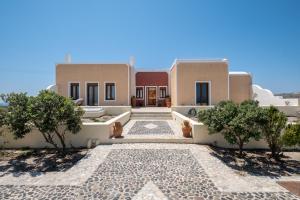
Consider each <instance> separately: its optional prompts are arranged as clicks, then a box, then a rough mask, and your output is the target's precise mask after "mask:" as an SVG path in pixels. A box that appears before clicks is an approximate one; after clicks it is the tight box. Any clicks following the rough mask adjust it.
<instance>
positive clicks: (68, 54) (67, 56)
mask: <svg viewBox="0 0 300 200" xmlns="http://www.w3.org/2000/svg"><path fill="white" fill-rule="evenodd" d="M71 62H72V57H71V54H70V53H67V54H66V56H65V63H67V64H70V63H71Z"/></svg>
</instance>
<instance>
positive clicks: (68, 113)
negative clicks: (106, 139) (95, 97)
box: [1, 90, 83, 151]
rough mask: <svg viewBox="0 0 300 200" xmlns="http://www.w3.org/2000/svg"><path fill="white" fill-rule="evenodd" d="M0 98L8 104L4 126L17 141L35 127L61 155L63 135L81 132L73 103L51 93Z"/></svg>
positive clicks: (78, 117) (10, 95)
mask: <svg viewBox="0 0 300 200" xmlns="http://www.w3.org/2000/svg"><path fill="white" fill-rule="evenodd" d="M1 97H2V99H3V100H4V101H5V102H7V103H8V107H7V113H6V114H5V115H4V117H3V122H5V125H7V126H8V127H9V129H10V130H11V132H12V133H13V135H14V137H15V138H16V139H18V138H23V137H24V136H25V135H26V134H27V133H29V132H30V131H31V130H32V128H33V127H34V126H35V127H36V128H37V129H38V130H39V131H40V133H41V134H42V136H43V137H44V139H45V141H46V142H47V143H49V144H51V145H53V146H54V147H55V148H56V149H58V150H60V148H62V150H63V151H64V150H65V148H66V144H65V136H66V134H67V133H68V132H71V133H73V134H76V133H77V132H78V131H79V130H80V129H81V116H82V115H83V111H82V110H81V109H80V108H79V107H76V105H75V104H74V103H73V101H72V100H70V99H68V98H65V97H63V96H60V95H58V94H56V93H54V92H50V91H46V90H43V91H41V92H40V93H39V95H38V96H36V97H28V96H27V95H26V93H20V94H16V93H11V94H8V95H1ZM56 139H58V141H59V143H60V145H59V144H57V142H56Z"/></svg>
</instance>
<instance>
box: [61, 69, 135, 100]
mask: <svg viewBox="0 0 300 200" xmlns="http://www.w3.org/2000/svg"><path fill="white" fill-rule="evenodd" d="M129 76H130V69H129V66H128V65H127V64H58V65H56V85H57V92H58V94H60V95H63V96H69V95H68V93H69V92H68V91H69V88H68V85H69V83H70V82H79V83H80V98H83V99H84V100H86V83H87V82H95V83H97V82H98V83H99V87H98V88H99V99H98V101H99V105H100V106H101V105H104V106H109V105H120V106H122V105H129V96H130V82H129ZM105 82H115V83H116V100H115V101H104V97H105V96H104V95H105V88H104V87H105V86H104V83H105ZM84 105H86V101H85V103H84Z"/></svg>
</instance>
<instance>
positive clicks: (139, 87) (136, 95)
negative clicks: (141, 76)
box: [135, 86, 145, 100]
mask: <svg viewBox="0 0 300 200" xmlns="http://www.w3.org/2000/svg"><path fill="white" fill-rule="evenodd" d="M137 88H142V89H143V98H137V95H136V89H137ZM135 97H136V99H137V100H144V99H145V87H144V86H135Z"/></svg>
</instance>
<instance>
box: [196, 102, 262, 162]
mask: <svg viewBox="0 0 300 200" xmlns="http://www.w3.org/2000/svg"><path fill="white" fill-rule="evenodd" d="M261 113H262V110H261V108H259V107H258V102H257V101H244V102H242V103H241V104H235V103H233V102H232V101H222V102H220V103H219V104H218V105H216V106H215V107H214V108H211V109H208V110H203V111H200V112H199V113H198V119H199V121H202V122H203V123H204V124H205V125H207V126H208V130H209V132H210V133H211V134H213V133H218V132H220V133H221V134H223V136H224V138H225V140H226V141H227V142H228V143H230V144H237V145H238V147H239V155H240V156H242V154H243V147H244V144H245V143H248V142H249V141H250V139H255V140H259V139H260V137H261V129H260V126H259V122H260V120H261Z"/></svg>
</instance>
